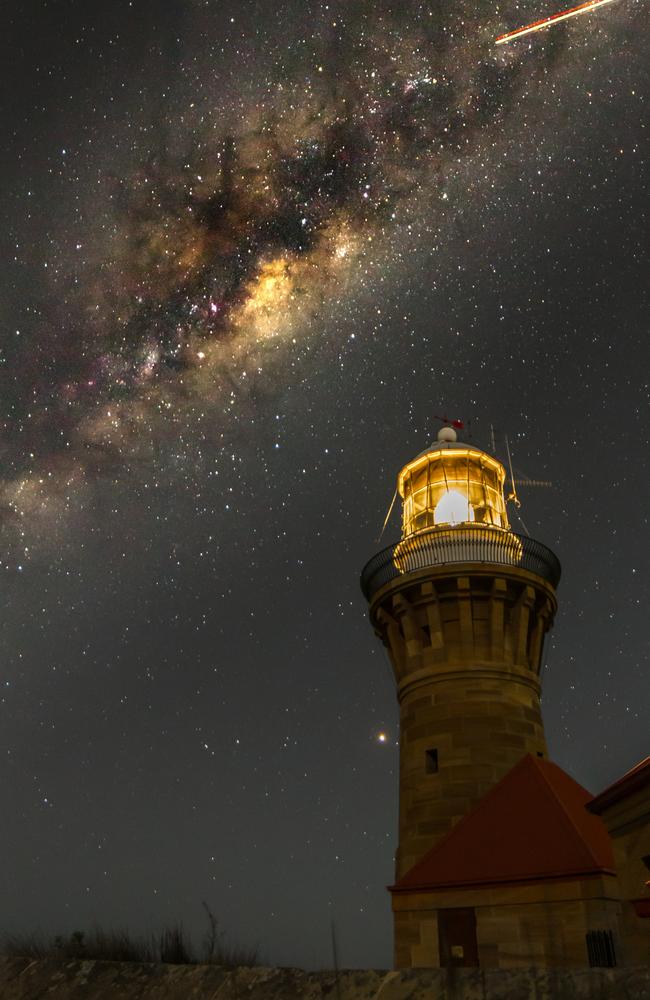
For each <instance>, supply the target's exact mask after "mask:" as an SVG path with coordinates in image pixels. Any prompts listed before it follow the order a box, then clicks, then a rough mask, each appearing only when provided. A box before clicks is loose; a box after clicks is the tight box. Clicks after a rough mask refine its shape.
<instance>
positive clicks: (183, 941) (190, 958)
mask: <svg viewBox="0 0 650 1000" xmlns="http://www.w3.org/2000/svg"><path fill="white" fill-rule="evenodd" d="M203 908H204V910H205V912H206V915H207V919H208V930H207V932H206V935H205V938H204V941H203V945H202V947H201V948H200V949H199V950H198V951H196V950H195V948H194V946H193V944H192V942H191V940H190V939H189V938H188V937H187V935H186V934H185V931H184V930H183V925H182V924H180V923H179V924H173V925H172V926H171V927H167V928H165V930H163V931H162V932H161V933H160V934H152V935H151V936H150V937H137V936H134V935H133V934H131V933H130V931H128V930H108V931H107V930H104V929H103V928H101V927H95V928H94V929H93V930H92V931H90V933H86V932H85V931H74V933H72V934H70V935H69V936H67V937H64V936H61V935H54V936H47V935H45V934H41V933H26V934H11V933H5V934H2V935H0V954H3V955H7V956H21V957H26V958H60V959H67V960H74V959H94V960H97V961H104V962H166V963H169V964H170V965H198V964H201V963H205V964H210V965H222V966H225V967H227V968H230V969H233V968H237V967H238V966H249V967H250V966H255V965H259V964H260V958H259V952H258V949H257V948H246V947H240V946H238V945H232V944H227V943H226V941H225V940H224V934H223V932H222V931H220V930H219V924H218V921H217V918H216V917H215V916H214V914H213V913H212V910H211V909H210V907H209V906H208V905H207V903H204V904H203Z"/></svg>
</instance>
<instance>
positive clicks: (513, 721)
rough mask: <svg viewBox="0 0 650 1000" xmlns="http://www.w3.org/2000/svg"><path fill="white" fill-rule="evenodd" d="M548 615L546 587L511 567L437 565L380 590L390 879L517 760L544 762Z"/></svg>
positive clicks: (550, 596) (377, 617)
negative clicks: (394, 712) (393, 851)
mask: <svg viewBox="0 0 650 1000" xmlns="http://www.w3.org/2000/svg"><path fill="white" fill-rule="evenodd" d="M554 612H555V594H554V591H553V588H552V587H551V586H550V585H549V584H548V583H546V582H545V581H544V580H542V579H541V578H540V577H537V576H535V575H534V574H532V573H528V572H526V571H524V570H520V569H517V568H515V567H512V568H506V567H503V566H499V567H498V569H497V568H494V569H490V568H489V567H487V566H486V567H483V568H481V567H480V566H476V565H474V566H471V567H467V568H464V567H462V566H460V567H454V573H453V574H450V572H449V569H448V568H446V567H437V568H432V569H430V570H427V571H424V572H420V573H409V574H408V576H407V577H404V578H401V579H398V580H397V581H393V583H391V584H390V585H389V586H388V587H387V588H384V591H383V592H380V593H379V594H378V596H377V598H376V600H375V602H374V604H373V606H372V608H371V618H372V620H373V622H374V623H375V626H376V628H377V630H378V632H379V634H380V635H381V637H382V640H383V641H384V643H385V644H386V646H387V648H388V650H389V653H390V657H391V661H392V664H393V668H394V671H395V677H396V681H397V686H398V699H399V702H400V815H399V847H398V851H397V857H396V878H397V879H399V878H400V877H401V876H402V875H403V874H404V873H405V872H406V871H408V870H409V869H410V868H411V867H412V866H413V865H414V864H415V863H416V862H417V861H419V860H420V859H421V858H422V856H423V855H424V854H425V853H426V852H427V851H428V850H429V849H430V848H431V847H433V845H434V844H435V843H436V842H437V841H438V840H439V839H440V837H442V836H443V835H444V834H445V833H447V832H448V831H449V830H450V829H451V828H452V826H453V825H454V824H455V823H456V822H457V821H458V820H459V819H460V818H461V817H462V816H464V815H465V814H466V813H467V812H469V810H470V809H471V808H472V807H473V806H475V805H476V804H477V803H478V802H479V801H480V799H481V798H482V797H483V796H484V795H485V793H486V792H487V791H488V790H489V789H490V788H491V787H492V786H493V785H494V784H496V782H497V781H499V779H500V778H502V777H503V776H504V775H505V774H506V773H507V772H508V771H509V770H510V768H511V767H513V766H514V765H515V764H516V763H517V762H518V761H519V760H520V759H521V758H522V757H523V756H524V754H526V753H534V754H539V755H540V756H546V742H545V738H544V729H543V724H542V717H541V709H540V684H539V669H540V663H541V656H542V647H543V639H544V635H545V633H546V631H547V630H548V628H549V627H550V624H551V622H552V619H553V614H554ZM428 751H435V754H436V755H437V761H436V765H437V770H436V769H435V768H432V766H431V755H430V754H428Z"/></svg>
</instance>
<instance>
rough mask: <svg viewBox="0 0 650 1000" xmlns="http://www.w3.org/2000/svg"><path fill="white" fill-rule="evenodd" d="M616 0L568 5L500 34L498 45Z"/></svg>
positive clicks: (589, 1)
mask: <svg viewBox="0 0 650 1000" xmlns="http://www.w3.org/2000/svg"><path fill="white" fill-rule="evenodd" d="M613 2H614V0H587V2H586V3H580V4H578V5H577V7H568V8H567V9H566V10H560V11H558V12H557V14H551V15H549V17H543V18H541V19H540V20H539V21H533V23H532V24H526V25H524V27H523V28H515V30H514V31H507V32H506V33H505V34H504V35H499V37H498V38H497V39H496V44H497V45H503V44H504V42H512V41H514V39H515V38H521V37H522V36H523V35H529V34H531V32H533V31H541V30H542V28H548V27H550V26H551V25H552V24H557V22H558V21H566V19H567V18H568V17H577V16H578V14H586V13H587V12H588V11H590V10H595V9H596V7H603V6H604V5H605V4H606V3H613Z"/></svg>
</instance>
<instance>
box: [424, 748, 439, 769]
mask: <svg viewBox="0 0 650 1000" xmlns="http://www.w3.org/2000/svg"><path fill="white" fill-rule="evenodd" d="M424 768H425V770H426V772H427V774H437V773H438V751H437V750H426V751H425V753H424Z"/></svg>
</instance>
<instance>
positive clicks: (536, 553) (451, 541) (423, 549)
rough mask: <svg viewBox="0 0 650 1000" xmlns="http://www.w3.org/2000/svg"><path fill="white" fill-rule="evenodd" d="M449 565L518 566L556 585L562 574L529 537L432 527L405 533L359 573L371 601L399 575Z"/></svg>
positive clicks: (495, 530) (550, 555) (479, 529)
mask: <svg viewBox="0 0 650 1000" xmlns="http://www.w3.org/2000/svg"><path fill="white" fill-rule="evenodd" d="M453 563H487V564H490V565H497V566H517V567H519V568H520V569H526V570H528V571H529V572H530V573H536V574H537V576H541V577H542V579H543V580H548V582H549V583H551V584H552V585H553V586H554V587H556V586H557V585H558V583H559V580H560V574H561V567H560V563H559V560H558V558H557V556H555V555H554V553H553V552H551V550H550V549H549V548H547V547H546V545H542V543H541V542H537V541H535V539H534V538H529V537H528V535H517V534H515V532H514V531H503V530H501V529H500V528H489V527H482V526H480V525H476V526H475V527H474V526H472V527H470V526H466V527H463V528H432V529H430V530H428V531H418V532H417V533H415V534H413V535H409V536H407V537H406V538H404V539H402V541H401V542H396V543H395V544H394V545H389V546H388V548H386V549H382V551H381V552H378V553H377V555H375V556H373V557H372V559H371V560H370V561H369V562H368V563H366V565H365V566H364V569H363V572H362V573H361V589H362V591H363V593H364V594H365V596H366V599H367V600H369V601H370V600H371V599H372V597H373V596H374V595H375V594H376V593H377V591H378V590H379V589H380V588H381V587H383V586H384V585H385V584H387V583H389V582H390V581H391V580H395V579H396V578H397V577H400V576H404V575H405V574H408V573H415V572H417V571H418V570H420V569H428V568H429V567H433V566H447V565H452V564H453Z"/></svg>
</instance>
